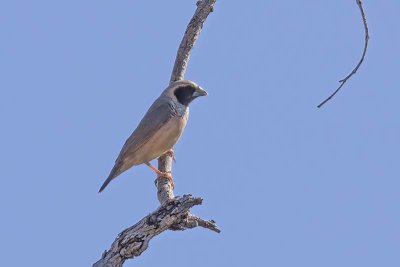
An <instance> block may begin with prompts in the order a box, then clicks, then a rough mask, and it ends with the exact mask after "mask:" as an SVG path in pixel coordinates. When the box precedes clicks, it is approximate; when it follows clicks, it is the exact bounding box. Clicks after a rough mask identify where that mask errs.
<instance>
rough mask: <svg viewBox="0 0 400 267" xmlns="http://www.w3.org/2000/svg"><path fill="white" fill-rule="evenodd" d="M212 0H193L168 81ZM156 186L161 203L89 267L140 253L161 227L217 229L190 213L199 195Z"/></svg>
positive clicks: (166, 168)
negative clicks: (181, 194) (189, 18)
mask: <svg viewBox="0 0 400 267" xmlns="http://www.w3.org/2000/svg"><path fill="white" fill-rule="evenodd" d="M215 2H216V0H202V1H198V2H197V9H196V11H195V13H194V15H193V17H192V19H191V20H190V22H189V25H188V26H187V29H186V32H185V35H184V37H183V39H182V41H181V44H180V46H179V50H178V53H177V56H176V60H175V65H174V68H173V71H172V74H171V80H170V83H172V82H174V81H177V80H182V79H183V78H184V75H185V72H186V68H187V64H188V61H189V55H190V51H191V49H192V48H193V45H194V43H195V42H196V40H197V38H198V36H199V34H200V31H201V29H202V27H203V23H204V22H205V20H206V19H207V16H208V15H209V14H210V13H211V12H212V11H213V8H214V5H215ZM172 161H173V154H172V153H166V154H164V155H163V156H161V157H160V158H159V160H158V169H159V170H160V171H162V172H171V170H172ZM156 186H157V197H158V200H159V202H160V205H161V206H160V207H159V208H158V209H157V210H156V211H154V212H152V213H151V214H149V215H147V216H146V217H144V218H143V219H141V220H140V221H139V222H137V223H136V224H135V225H133V226H131V227H129V228H127V229H125V230H124V231H122V232H121V233H120V234H119V235H118V236H117V237H116V239H115V241H114V242H113V243H112V245H111V248H110V249H109V250H106V251H105V252H104V253H103V255H102V257H101V259H100V260H98V261H97V262H96V263H94V264H93V267H120V266H122V265H123V263H124V262H125V260H127V259H131V258H134V257H138V256H139V255H141V254H142V253H143V252H144V251H145V250H146V249H147V247H148V244H149V242H150V240H151V239H152V238H153V237H155V236H156V235H158V234H160V233H162V232H163V231H165V230H186V229H191V228H194V227H197V226H201V227H203V228H207V229H210V230H212V231H214V232H217V233H219V232H220V230H219V229H218V227H217V225H216V224H215V222H214V221H213V220H203V219H201V218H199V217H197V216H195V215H193V214H192V213H190V211H189V209H190V208H191V207H193V206H194V205H200V204H201V203H202V199H201V198H198V197H193V196H191V195H184V196H182V197H174V192H173V187H172V184H171V183H170V181H169V180H168V179H165V178H160V177H159V178H157V180H156Z"/></svg>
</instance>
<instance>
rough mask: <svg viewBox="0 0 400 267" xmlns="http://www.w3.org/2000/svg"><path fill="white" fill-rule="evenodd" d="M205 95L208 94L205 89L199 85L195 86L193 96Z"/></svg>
mask: <svg viewBox="0 0 400 267" xmlns="http://www.w3.org/2000/svg"><path fill="white" fill-rule="evenodd" d="M206 95H208V93H207V91H206V90H204V89H203V88H201V87H200V86H199V87H197V89H196V91H194V92H193V96H194V97H198V96H206Z"/></svg>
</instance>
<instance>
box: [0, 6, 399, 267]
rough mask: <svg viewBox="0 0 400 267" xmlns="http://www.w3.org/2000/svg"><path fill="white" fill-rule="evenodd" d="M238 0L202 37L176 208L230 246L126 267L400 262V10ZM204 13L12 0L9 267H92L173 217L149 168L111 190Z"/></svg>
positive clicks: (199, 248) (172, 251)
mask: <svg viewBox="0 0 400 267" xmlns="http://www.w3.org/2000/svg"><path fill="white" fill-rule="evenodd" d="M364 7H365V9H366V13H367V16H368V22H369V27H370V32H371V40H370V47H369V51H368V54H367V58H366V60H365V62H364V65H363V66H362V67H361V68H360V70H359V72H358V73H357V74H356V75H355V76H354V77H353V78H352V79H351V80H350V81H349V82H348V83H347V84H346V85H345V87H344V88H343V90H342V92H341V93H339V94H338V95H337V97H336V98H335V99H334V100H333V101H332V102H330V103H328V104H327V105H326V106H325V107H323V108H322V109H317V108H316V106H317V105H318V104H319V103H320V101H322V100H323V99H324V98H325V97H327V96H328V95H329V94H330V93H331V92H332V91H333V90H334V89H335V88H336V86H337V85H338V83H337V81H338V80H340V79H341V78H343V77H344V76H346V75H347V74H348V72H349V71H351V69H352V68H353V67H354V65H355V64H356V62H357V61H358V59H359V57H360V55H361V52H362V48H363V39H364V31H363V27H362V23H361V19H360V13H359V10H358V8H357V6H356V3H355V1H353V0H351V1H349V0H346V1H345V0H341V1H278V0H270V1H262V0H259V1H223V0H220V1H218V2H217V5H216V7H215V12H214V13H212V14H211V16H210V17H209V19H208V20H207V21H206V24H205V25H204V28H203V31H202V33H201V35H200V38H199V40H198V42H197V43H196V46H195V48H194V50H193V53H192V56H191V60H190V63H189V68H188V71H187V74H186V78H187V79H191V80H193V81H196V82H197V83H199V84H200V85H201V86H202V87H204V88H205V89H206V90H207V91H208V92H209V96H207V97H204V98H200V99H198V100H196V101H195V102H194V103H193V104H192V106H191V116H190V119H189V123H188V126H187V128H186V130H185V132H184V134H183V136H182V138H181V139H180V141H179V143H178V144H177V145H176V147H175V153H176V158H177V163H176V164H175V166H174V169H173V173H174V177H175V184H176V190H175V194H176V195H182V194H188V193H191V194H193V195H195V196H201V197H203V198H204V203H203V205H202V206H199V207H196V208H194V209H193V212H194V213H195V214H197V215H200V216H202V217H203V218H209V219H214V220H216V221H217V223H218V225H219V227H220V228H221V229H222V233H221V234H216V233H214V232H211V231H208V230H205V229H202V228H197V229H194V230H190V231H185V232H165V233H163V234H162V235H160V236H158V237H156V238H155V239H153V240H152V241H151V243H150V247H149V249H148V250H147V251H145V253H144V254H142V256H140V257H139V258H137V259H134V260H130V261H128V262H126V264H125V266H127V267H129V266H161V264H163V266H186V265H187V264H188V263H189V262H190V265H191V266H193V267H200V266H232V267H238V266H274V267H293V266H307V267H321V266H324V267H338V266H341V267H354V266H364V267H365V266H385V267H391V266H393V267H394V266H396V267H397V266H400V255H399V249H400V215H399V203H400V194H399V191H400V181H399V179H400V171H399V164H400V161H399V156H400V155H399V153H400V152H399V150H400V120H399V115H400V105H399V99H400V91H399V89H400V82H399V70H400V54H399V47H400V31H399V12H400V2H399V1H398V0H387V1H367V0H366V1H364ZM194 9H195V1H132V0H131V1H125V0H121V1H103V0H96V1H94V0H87V1H77V0H70V1H50V0H37V1H19V0H13V1H2V3H1V5H0V25H1V26H0V36H1V42H0V57H1V61H0V122H1V138H0V148H1V149H0V164H1V183H2V185H1V187H0V208H1V210H0V216H1V221H0V226H1V227H0V236H1V238H0V251H1V265H2V266H58V267H64V266H65V267H66V266H91V265H92V264H93V263H94V262H95V261H97V260H98V259H99V258H100V256H101V254H102V252H103V251H104V250H106V249H108V248H109V246H110V245H111V243H112V241H113V240H114V238H115V237H116V235H117V234H118V233H119V232H120V231H121V230H123V229H125V228H126V227H128V226H131V225H133V224H134V223H136V222H137V221H138V220H140V219H141V218H142V217H144V216H146V215H147V214H148V213H150V212H152V211H154V210H155V209H156V208H157V207H158V201H157V198H156V188H155V187H154V184H153V180H154V178H155V177H154V174H153V172H152V171H151V170H150V169H149V168H148V167H146V166H138V167H136V168H133V169H131V170H129V171H128V172H126V173H124V174H123V175H121V176H120V177H119V178H118V179H116V180H114V181H113V182H112V183H111V184H110V185H109V187H107V188H106V190H105V191H104V192H103V193H101V194H98V193H97V191H98V189H99V187H100V186H101V184H102V183H103V181H104V180H105V178H106V177H107V175H108V173H109V171H110V169H111V168H112V166H113V163H114V160H115V158H116V156H117V155H118V153H119V151H120V148H121V146H122V144H123V143H124V142H125V140H126V138H127V137H128V136H129V135H130V133H131V132H132V131H133V129H134V128H135V127H136V126H137V123H138V122H139V120H140V119H141V118H142V116H143V114H144V113H145V112H146V110H147V108H148V107H149V106H150V104H151V103H152V102H153V101H154V99H155V98H157V97H158V95H159V94H160V92H161V91H162V90H163V89H164V88H165V87H166V86H167V84H168V81H169V77H170V73H171V70H172V66H173V63H174V60H175V55H176V51H177V48H178V45H179V43H180V41H181V37H182V36H183V33H184V30H185V28H186V25H187V23H188V21H189V19H190V18H191V16H192V15H193V12H194Z"/></svg>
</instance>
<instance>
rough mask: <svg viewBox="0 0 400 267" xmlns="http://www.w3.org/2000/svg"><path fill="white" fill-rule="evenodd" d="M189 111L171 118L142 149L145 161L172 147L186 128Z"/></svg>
mask: <svg viewBox="0 0 400 267" xmlns="http://www.w3.org/2000/svg"><path fill="white" fill-rule="evenodd" d="M188 115H189V112H188V111H187V112H185V114H184V116H182V117H172V118H171V119H169V120H168V121H167V122H166V123H165V124H164V125H163V126H162V127H161V128H160V129H159V130H158V131H157V133H156V134H154V136H153V137H152V138H150V140H149V141H148V142H147V143H146V144H145V145H144V146H143V147H142V148H141V149H140V150H141V151H142V152H144V153H143V156H144V159H143V160H144V162H146V161H150V160H153V159H155V158H158V157H159V156H161V155H162V154H164V153H165V152H166V151H168V150H169V149H171V148H172V147H173V146H174V145H175V144H176V142H178V139H179V137H180V136H181V135H182V132H183V130H184V129H185V126H186V123H187V119H188Z"/></svg>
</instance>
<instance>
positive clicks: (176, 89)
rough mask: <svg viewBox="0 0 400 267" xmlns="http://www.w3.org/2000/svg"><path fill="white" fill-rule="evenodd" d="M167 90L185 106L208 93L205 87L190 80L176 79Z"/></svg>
mask: <svg viewBox="0 0 400 267" xmlns="http://www.w3.org/2000/svg"><path fill="white" fill-rule="evenodd" d="M166 91H168V93H169V95H170V96H171V97H173V98H175V99H176V100H177V101H178V102H179V103H180V104H182V105H184V106H188V105H189V104H190V102H192V101H193V100H194V99H196V98H197V97H199V96H206V95H207V92H206V91H205V90H204V89H203V88H201V87H200V86H199V85H197V84H196V83H194V82H192V81H189V80H181V81H176V82H174V83H172V84H171V85H170V86H169V87H168V88H167V90H166Z"/></svg>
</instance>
